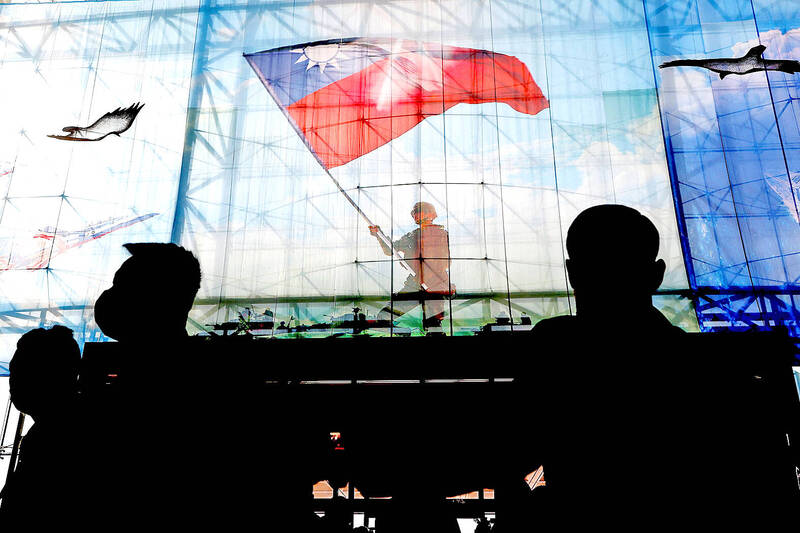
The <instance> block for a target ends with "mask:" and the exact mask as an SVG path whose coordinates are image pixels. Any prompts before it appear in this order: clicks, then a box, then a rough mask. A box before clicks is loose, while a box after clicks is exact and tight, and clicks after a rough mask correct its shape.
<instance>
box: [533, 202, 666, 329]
mask: <svg viewBox="0 0 800 533" xmlns="http://www.w3.org/2000/svg"><path fill="white" fill-rule="evenodd" d="M566 245H567V246H566V247H567V255H568V258H567V260H566V266H567V273H568V276H569V281H570V284H571V285H572V288H573V291H574V294H575V308H576V309H575V316H574V317H558V318H556V319H552V320H543V321H541V322H539V323H538V324H537V325H536V327H535V328H534V331H536V332H539V333H541V332H542V331H543V330H544V329H545V328H547V327H551V326H555V325H559V326H561V327H563V326H565V325H566V324H564V322H565V321H567V322H571V323H572V324H573V327H580V328H590V329H593V330H601V329H602V330H605V331H606V332H607V333H614V332H622V331H624V334H625V335H631V334H637V332H641V331H642V328H643V329H644V330H650V329H653V328H654V329H656V330H664V331H675V330H676V328H674V327H673V326H671V325H670V323H669V322H668V321H667V319H666V318H664V316H663V315H662V314H661V313H660V312H659V311H658V310H656V309H655V308H654V307H653V294H654V293H655V291H656V290H657V289H658V287H659V286H660V285H661V282H662V281H663V279H664V272H665V270H666V263H665V262H664V260H663V259H658V258H657V257H658V249H659V235H658V230H657V229H656V227H655V225H653V223H652V222H651V221H650V220H649V219H648V218H647V217H645V216H644V215H642V214H641V213H639V211H637V210H635V209H632V208H630V207H627V206H624V205H618V204H605V205H597V206H594V207H590V208H588V209H586V210H585V211H583V212H581V213H580V214H579V215H578V216H577V217H576V218H575V220H574V221H573V223H572V224H571V225H570V227H569V230H568V231H567V243H566ZM623 325H624V327H621V326H623Z"/></svg>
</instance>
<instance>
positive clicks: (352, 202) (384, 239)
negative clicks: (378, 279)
mask: <svg viewBox="0 0 800 533" xmlns="http://www.w3.org/2000/svg"><path fill="white" fill-rule="evenodd" d="M322 168H323V169H324V170H325V174H327V175H328V177H329V178H330V179H331V181H333V184H334V185H336V188H337V189H339V192H340V193H342V194H343V195H344V197H345V199H346V200H347V201H348V202H350V205H352V206H353V208H354V209H355V210H356V211H357V212H358V214H359V215H361V218H363V219H364V222H366V223H367V224H368V225H370V226H375V227H376V228H378V231H377V232H376V233H375V236H376V237H377V238H378V240H379V241H381V242H382V243H383V244H385V245H386V246H387V247H388V248H389V249H390V250H391V251H392V254H393V255H394V256H395V257H396V258H397V260H398V261H399V262H400V265H401V266H402V267H403V268H405V269H406V270H410V271H411V272H412V273H413V272H414V271H413V270H411V267H410V266H409V265H408V263H406V260H405V259H404V258H403V256H401V255H400V252H398V251H397V250H395V249H394V243H392V240H391V239H390V238H389V237H388V236H387V235H386V234H385V233H384V232H383V230H382V229H381V228H380V226H376V225H375V224H373V222H372V220H370V219H369V217H368V216H367V214H366V213H365V212H364V210H363V209H361V207H359V205H358V204H357V203H356V202H355V200H353V198H352V197H351V196H350V195H349V194H347V191H345V190H344V187H342V185H341V184H340V183H339V180H337V179H336V178H334V177H333V174H331V172H330V171H329V170H328V169H327V168H325V165H322Z"/></svg>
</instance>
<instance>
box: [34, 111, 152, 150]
mask: <svg viewBox="0 0 800 533" xmlns="http://www.w3.org/2000/svg"><path fill="white" fill-rule="evenodd" d="M143 107H144V104H141V103H139V102H136V103H135V104H133V105H132V106H130V107H126V108H119V107H118V108H116V109H115V110H114V111H111V112H109V113H106V114H105V115H103V116H102V117H100V118H99V119H97V120H96V121H94V123H93V124H92V125H91V126H86V127H85V128H81V127H79V126H67V127H66V128H62V129H61V131H65V132H67V135H48V137H52V138H53V139H60V140H62V141H100V140H103V139H105V138H106V137H108V136H109V135H111V134H114V135H116V136H117V137H119V134H120V133H122V132H124V131H125V130H127V129H128V128H130V127H131V124H133V121H134V119H136V115H138V114H139V111H141V109H142V108H143Z"/></svg>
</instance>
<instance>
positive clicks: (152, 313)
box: [94, 243, 200, 344]
mask: <svg viewBox="0 0 800 533" xmlns="http://www.w3.org/2000/svg"><path fill="white" fill-rule="evenodd" d="M125 249H126V250H128V251H129V252H130V253H131V257H130V258H128V259H127V260H126V261H125V262H124V263H122V266H120V267H119V269H118V270H117V272H116V273H115V274H114V283H113V285H112V286H111V288H109V289H107V290H106V291H105V292H103V294H101V295H100V297H99V298H98V299H97V302H96V303H95V309H94V314H95V321H96V322H97V325H98V326H99V327H100V329H101V330H102V331H103V333H105V334H106V335H107V336H109V337H111V338H112V339H116V340H118V341H120V342H128V343H143V344H152V343H154V342H155V341H159V340H176V339H182V338H185V337H186V336H187V333H186V321H187V318H188V316H189V311H190V310H191V309H192V304H193V302H194V298H195V296H196V295H197V291H198V290H199V289H200V263H199V262H198V261H197V258H195V257H194V255H193V254H192V253H191V252H189V251H188V250H186V249H184V248H182V247H180V246H177V245H175V244H172V243H135V244H126V245H125ZM145 328H146V331H147V334H146V335H143V331H144V330H145Z"/></svg>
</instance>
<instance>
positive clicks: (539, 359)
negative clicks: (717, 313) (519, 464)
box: [497, 205, 691, 532]
mask: <svg viewBox="0 0 800 533" xmlns="http://www.w3.org/2000/svg"><path fill="white" fill-rule="evenodd" d="M566 247H567V254H568V256H569V258H568V259H567V261H566V266H567V272H568V275H569V281H570V284H571V285H572V288H573V290H574V294H575V315H574V316H561V317H557V318H552V319H547V320H543V321H541V322H539V323H538V324H536V326H535V327H534V329H533V332H532V335H531V337H530V338H531V341H530V346H531V349H532V356H531V357H532V359H533V363H534V367H533V369H532V370H531V374H530V375H529V376H528V377H527V379H524V380H522V381H523V383H524V387H525V389H526V390H525V393H524V396H523V397H524V398H525V400H524V401H526V402H531V403H532V404H533V405H536V406H537V413H541V414H540V415H539V416H537V418H536V424H535V427H536V430H535V432H534V434H533V435H530V436H529V437H530V440H529V442H536V443H537V450H536V452H537V453H538V454H540V457H541V462H542V464H543V465H544V477H545V479H546V482H547V485H546V486H545V487H541V488H539V489H537V490H536V491H534V493H532V494H530V495H527V496H526V495H525V494H524V491H523V492H520V491H519V488H520V487H521V485H519V484H517V485H515V486H512V487H502V488H499V490H498V492H497V498H498V505H501V506H502V505H508V504H509V501H508V500H504V498H507V497H509V496H510V497H511V498H512V499H513V498H519V499H520V501H523V502H524V501H527V502H528V504H530V503H531V502H538V504H539V505H537V506H536V507H535V508H533V509H530V508H528V507H527V506H526V505H522V506H521V508H519V509H518V510H517V514H516V515H515V514H514V512H511V511H507V510H506V512H500V511H498V517H497V531H498V532H505V531H524V530H525V527H524V526H525V525H526V524H527V525H528V527H529V526H530V523H531V522H530V521H531V520H536V521H537V523H540V524H547V525H549V526H550V527H553V528H556V529H557V530H568V529H570V528H571V527H573V526H575V527H579V526H580V527H587V526H590V525H591V526H593V527H597V528H602V527H603V526H614V527H619V528H621V529H620V530H622V531H630V530H632V528H634V526H636V525H637V524H638V526H642V527H644V522H641V520H643V519H644V518H645V517H648V519H652V518H653V517H654V516H660V517H662V516H664V515H665V514H669V516H666V517H664V518H663V520H667V521H668V520H670V519H676V517H677V514H676V512H677V510H676V503H677V502H679V501H680V500H681V499H680V497H679V496H678V494H679V492H678V491H680V490H682V489H683V487H681V486H680V485H682V484H681V483H674V482H673V481H668V480H665V479H664V476H665V475H668V473H672V474H673V475H674V473H676V472H680V471H681V467H682V465H681V463H682V461H683V460H686V459H687V458H689V457H691V448H690V447H689V446H688V443H687V441H686V438H687V437H686V435H685V434H684V432H683V431H682V430H684V429H686V427H687V426H684V424H683V420H682V415H683V411H682V408H677V407H676V406H675V404H676V403H679V402H675V401H674V399H672V398H674V395H675V394H676V392H677V391H675V390H674V388H675V387H676V386H677V387H680V384H681V378H680V376H681V374H685V373H687V372H688V369H686V368H685V367H683V363H680V362H675V364H674V365H671V363H672V362H673V361H676V359H675V354H676V352H677V353H680V352H681V349H680V346H681V342H682V339H684V335H683V334H682V330H680V329H679V328H677V327H675V326H673V325H671V324H670V323H669V321H668V320H667V319H666V318H665V317H664V316H663V315H662V314H661V313H660V312H659V311H658V310H657V309H655V308H654V307H653V304H652V296H653V294H654V292H655V291H656V289H658V287H659V285H660V284H661V282H662V280H663V277H664V271H665V268H666V265H665V263H664V261H663V260H661V259H658V249H659V235H658V231H657V229H656V228H655V226H654V225H653V223H652V222H651V221H650V220H649V219H647V218H646V217H645V216H643V215H642V214H641V213H639V212H638V211H636V210H634V209H631V208H629V207H626V206H622V205H599V206H595V207H591V208H589V209H586V210H585V211H583V212H582V213H580V214H579V215H578V217H577V218H576V219H575V221H574V222H573V223H572V225H571V226H570V228H569V231H568V233H567V242H566ZM670 358H672V359H670ZM684 381H685V380H684ZM532 452H533V450H532ZM678 475H680V474H678ZM667 512H668V513H667ZM670 513H671V514H670Z"/></svg>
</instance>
